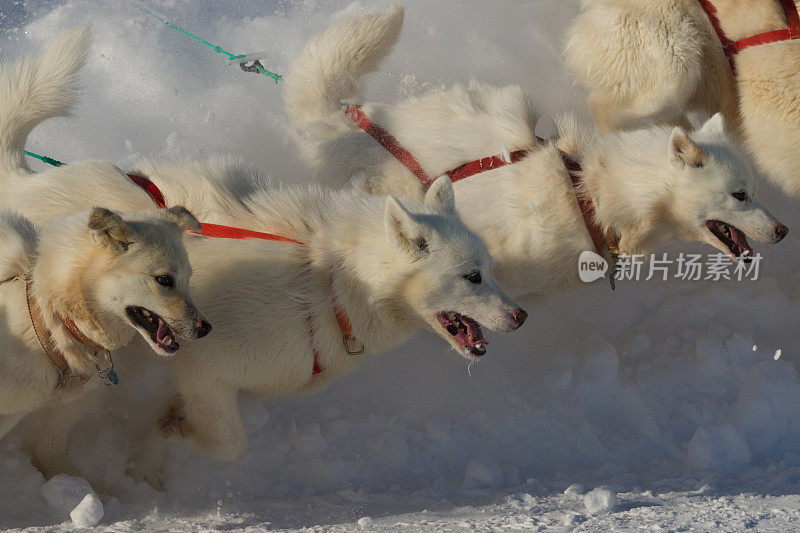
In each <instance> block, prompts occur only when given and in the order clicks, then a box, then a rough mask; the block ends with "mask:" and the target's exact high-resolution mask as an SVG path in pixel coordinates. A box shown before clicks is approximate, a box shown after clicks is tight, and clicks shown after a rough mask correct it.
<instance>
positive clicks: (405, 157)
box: [344, 105, 607, 255]
mask: <svg viewBox="0 0 800 533" xmlns="http://www.w3.org/2000/svg"><path fill="white" fill-rule="evenodd" d="M344 112H345V113H347V115H348V116H349V117H350V118H351V119H352V120H353V122H355V123H356V125H357V126H358V127H359V128H361V129H362V130H364V131H365V132H367V133H368V134H369V135H370V136H371V137H372V138H373V139H375V140H376V141H377V142H378V144H380V145H381V146H383V147H384V148H385V149H386V151H387V152H389V153H390V154H392V156H394V158H395V159H397V160H398V161H399V162H400V163H402V164H403V166H405V167H406V168H407V169H408V170H409V171H411V173H412V174H414V175H415V176H416V177H417V178H418V179H419V181H420V182H421V183H422V188H423V189H424V190H428V187H430V186H431V183H433V180H434V178H431V177H430V176H429V175H428V174H427V173H426V172H425V171H424V170H423V169H422V165H420V163H419V161H417V159H416V158H415V157H414V156H413V154H411V152H409V151H408V150H406V148H405V147H403V145H402V144H400V141H398V140H397V139H395V138H394V137H393V136H392V135H391V134H390V133H389V132H387V131H386V130H385V129H383V128H382V127H381V126H379V125H378V124H375V123H374V122H373V121H372V120H370V118H369V117H367V115H366V114H365V113H364V112H363V111H362V110H361V109H360V107H359V106H355V105H353V106H350V105H349V106H347V107H345V109H344ZM537 139H538V140H539V141H540V142H546V141H545V139H541V138H538V137H537ZM529 153H530V150H517V151H516V152H511V154H510V156H511V157H510V158H509V159H510V161H506V160H505V159H503V158H502V157H501V156H499V155H494V156H490V157H484V158H482V159H476V160H475V161H470V162H469V163H464V164H463V165H461V166H458V167H456V168H454V169H452V170H449V171H447V172H445V173H444V174H443V175H444V176H447V177H449V178H450V181H452V182H454V183H455V182H456V181H460V180H463V179H465V178H469V177H470V176H474V175H475V174H480V173H481V172H488V171H489V170H494V169H497V168H500V167H504V166H506V165H511V164H514V163H516V162H518V161H520V160H522V159H523V158H524V157H525V156H526V155H528V154H529ZM559 153H560V154H561V159H562V160H563V161H564V166H565V167H567V171H569V177H570V180H572V187H573V188H574V189H575V190H576V194H575V196H576V198H577V200H578V207H580V210H581V214H582V215H583V221H584V223H585V224H586V230H587V231H588V232H589V236H590V237H591V238H592V243H593V244H594V247H595V250H596V251H597V253H598V254H599V255H603V252H604V251H605V250H606V248H607V245H606V241H605V239H604V238H603V230H602V228H601V227H600V225H599V224H597V221H596V220H595V210H594V204H593V203H592V200H591V199H590V198H587V197H586V196H585V195H583V194H580V193H579V192H578V188H579V186H580V183H581V177H580V176H579V175H578V172H580V171H581V166H580V164H579V163H578V162H577V161H576V160H575V159H573V158H572V157H571V156H570V155H569V154H567V153H566V152H562V151H561V150H559Z"/></svg>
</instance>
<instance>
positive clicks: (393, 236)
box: [383, 196, 428, 260]
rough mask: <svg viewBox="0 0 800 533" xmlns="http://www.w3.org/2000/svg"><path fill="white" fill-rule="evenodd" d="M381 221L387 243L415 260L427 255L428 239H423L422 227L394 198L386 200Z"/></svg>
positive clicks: (390, 197)
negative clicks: (383, 225) (382, 221)
mask: <svg viewBox="0 0 800 533" xmlns="http://www.w3.org/2000/svg"><path fill="white" fill-rule="evenodd" d="M383 220H384V224H385V226H386V235H387V237H388V239H389V242H391V243H393V244H394V245H395V246H396V247H397V248H399V249H400V250H403V251H404V252H406V253H408V254H410V255H411V257H412V258H414V259H415V260H416V259H419V258H420V257H421V256H422V254H426V253H428V239H427V238H425V232H424V230H423V228H422V225H421V224H420V223H419V222H417V221H416V220H414V216H413V215H412V214H411V213H409V212H408V210H407V209H406V208H405V206H403V204H401V203H400V201H399V200H398V199H397V198H395V197H394V196H389V197H387V198H386V209H385V211H384V217H383Z"/></svg>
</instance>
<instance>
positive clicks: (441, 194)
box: [425, 176, 456, 215]
mask: <svg viewBox="0 0 800 533" xmlns="http://www.w3.org/2000/svg"><path fill="white" fill-rule="evenodd" d="M425 205H430V206H434V207H437V208H439V209H441V210H442V211H444V212H445V213H447V214H449V215H455V214H456V196H455V193H454V192H453V184H452V183H451V182H450V178H448V177H447V176H439V177H438V178H437V179H436V180H435V181H434V182H433V183H432V184H431V187H430V189H428V192H427V193H426V194H425Z"/></svg>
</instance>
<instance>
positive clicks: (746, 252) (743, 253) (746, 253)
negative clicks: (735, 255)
mask: <svg viewBox="0 0 800 533" xmlns="http://www.w3.org/2000/svg"><path fill="white" fill-rule="evenodd" d="M742 255H750V250H745V251H744V252H742Z"/></svg>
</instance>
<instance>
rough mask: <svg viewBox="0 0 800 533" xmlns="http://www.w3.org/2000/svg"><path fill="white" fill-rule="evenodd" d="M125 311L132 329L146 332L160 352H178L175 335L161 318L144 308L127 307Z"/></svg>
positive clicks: (178, 346)
mask: <svg viewBox="0 0 800 533" xmlns="http://www.w3.org/2000/svg"><path fill="white" fill-rule="evenodd" d="M125 311H126V312H127V313H128V318H130V321H131V322H132V323H133V325H134V327H136V328H137V329H139V330H144V331H145V332H147V334H148V335H150V339H151V340H152V342H153V344H154V345H155V346H156V347H157V348H158V349H159V350H160V351H161V352H163V353H165V354H173V353H175V352H177V351H178V348H180V345H179V344H178V342H177V341H176V340H175V334H174V333H173V332H172V330H171V329H170V327H169V326H168V325H167V323H166V322H165V321H164V319H163V318H161V317H160V316H158V315H157V314H155V313H153V312H152V311H150V310H148V309H145V308H144V307H128V308H126V309H125Z"/></svg>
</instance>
